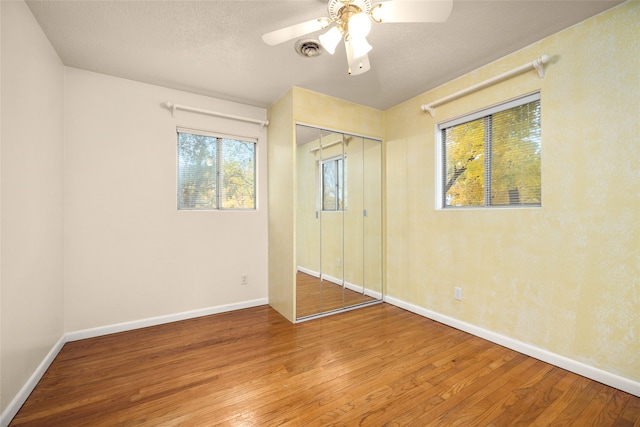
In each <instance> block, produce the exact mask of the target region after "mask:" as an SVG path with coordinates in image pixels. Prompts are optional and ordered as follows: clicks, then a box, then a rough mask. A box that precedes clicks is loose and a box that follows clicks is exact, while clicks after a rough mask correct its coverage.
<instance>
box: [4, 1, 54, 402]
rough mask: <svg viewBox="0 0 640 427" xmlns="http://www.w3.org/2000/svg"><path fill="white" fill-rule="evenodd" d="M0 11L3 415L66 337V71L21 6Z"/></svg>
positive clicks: (14, 4) (6, 6) (15, 4)
mask: <svg viewBox="0 0 640 427" xmlns="http://www.w3.org/2000/svg"><path fill="white" fill-rule="evenodd" d="M0 9H1V10H2V13H1V15H2V21H1V22H2V24H1V29H2V49H1V52H2V53H1V56H2V71H1V76H2V83H1V85H2V107H1V111H2V116H1V117H2V119H1V122H2V125H1V129H2V130H1V134H2V139H1V141H2V166H1V177H2V178H1V182H2V193H1V195H2V220H1V225H0V229H1V230H2V234H1V254H2V257H1V262H0V268H1V271H2V273H1V282H0V283H1V288H0V295H1V304H2V315H1V318H2V320H1V325H2V330H1V335H0V342H2V347H1V353H0V360H1V361H0V372H1V373H2V384H1V389H2V401H1V403H0V407H1V408H2V410H4V409H5V408H6V407H7V405H8V404H9V403H10V401H11V400H12V399H13V398H14V396H15V395H16V394H17V392H18V390H20V388H21V387H22V385H23V384H24V383H25V381H26V380H27V379H28V378H29V377H30V376H31V375H32V373H33V372H34V370H35V369H36V368H37V367H38V365H39V364H40V362H42V360H43V358H44V357H45V356H46V355H47V353H48V352H49V351H50V350H51V348H52V347H53V346H54V345H55V343H56V342H57V341H58V339H59V338H60V337H61V336H62V334H63V332H64V331H63V136H64V135H63V118H62V117H63V116H62V114H63V90H64V67H63V66H62V63H61V62H60V60H59V59H58V56H57V55H56V53H55V51H54V50H53V48H52V47H51V45H50V44H49V41H48V40H47V38H46V37H45V36H44V34H43V33H42V30H41V29H40V27H39V26H38V24H37V23H36V21H35V19H34V18H33V16H32V15H31V12H30V11H29V9H28V8H27V6H26V5H25V4H24V3H23V2H4V1H3V2H0Z"/></svg>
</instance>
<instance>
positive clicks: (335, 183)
mask: <svg viewBox="0 0 640 427" xmlns="http://www.w3.org/2000/svg"><path fill="white" fill-rule="evenodd" d="M344 163H345V159H344V157H342V156H338V157H333V158H331V159H327V160H325V161H323V162H322V210H323V211H343V210H345V206H344V205H345V191H344V185H345V182H346V176H345V168H344Z"/></svg>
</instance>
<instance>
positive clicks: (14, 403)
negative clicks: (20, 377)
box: [0, 335, 66, 427]
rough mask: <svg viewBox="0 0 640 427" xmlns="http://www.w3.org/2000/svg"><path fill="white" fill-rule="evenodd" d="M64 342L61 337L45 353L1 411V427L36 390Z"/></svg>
mask: <svg viewBox="0 0 640 427" xmlns="http://www.w3.org/2000/svg"><path fill="white" fill-rule="evenodd" d="M65 342H66V341H65V340H64V335H63V336H62V337H61V338H60V339H59V340H58V342H56V343H55V344H54V345H53V347H52V348H51V350H49V353H47V355H46V356H45V357H44V359H42V362H40V364H39V365H38V367H37V368H36V370H35V371H34V372H33V374H31V376H30V377H29V379H28V380H27V382H26V383H25V384H24V385H23V386H22V388H21V389H20V391H19V392H18V394H16V395H15V397H14V398H13V399H12V400H11V402H10V403H9V405H7V407H6V408H5V410H4V411H2V415H0V425H1V426H2V427H7V426H8V425H9V423H10V422H11V420H12V419H13V417H15V416H16V414H17V413H18V411H19V410H20V408H21V407H22V405H23V404H24V402H25V401H26V400H27V397H29V395H30V394H31V392H32V391H33V389H34V388H36V385H37V384H38V381H40V379H41V378H42V376H43V375H44V373H45V372H47V369H49V366H50V365H51V363H52V362H53V359H55V358H56V356H57V355H58V353H60V350H62V347H63V346H64V344H65Z"/></svg>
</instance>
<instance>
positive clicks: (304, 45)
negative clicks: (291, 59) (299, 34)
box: [295, 39, 322, 58]
mask: <svg viewBox="0 0 640 427" xmlns="http://www.w3.org/2000/svg"><path fill="white" fill-rule="evenodd" d="M295 49H296V52H298V54H299V55H302V56H304V57H306V58H313V57H314V56H320V55H321V54H322V46H320V42H319V41H318V40H314V39H301V40H298V41H297V42H296V47H295Z"/></svg>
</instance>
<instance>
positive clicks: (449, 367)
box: [11, 304, 640, 427]
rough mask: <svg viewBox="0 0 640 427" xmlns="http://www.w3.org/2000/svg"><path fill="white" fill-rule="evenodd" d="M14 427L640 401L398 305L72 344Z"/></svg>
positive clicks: (367, 416) (464, 421) (480, 411)
mask: <svg viewBox="0 0 640 427" xmlns="http://www.w3.org/2000/svg"><path fill="white" fill-rule="evenodd" d="M11 425H12V426H356V425H363V426H383V425H386V426H400V425H410V426H465V427H466V426H512V425H522V426H529V425H532V426H548V425H573V426H640V398H638V397H635V396H632V395H630V394H628V393H624V392H622V391H619V390H616V389H613V388H611V387H607V386H604V385H602V384H600V383H598V382H595V381H591V380H588V379H586V378H584V377H581V376H578V375H575V374H573V373H570V372H567V371H565V370H563V369H560V368H557V367H554V366H552V365H549V364H546V363H543V362H541V361H539V360H536V359H533V358H530V357H528V356H524V355H522V354H520V353H517V352H515V351H512V350H509V349H506V348H504V347H501V346H498V345H496V344H493V343H490V342H488V341H485V340H483V339H480V338H477V337H474V336H472V335H469V334H467V333H464V332H461V331H458V330H456V329H453V328H450V327H447V326H444V325H442V324H440V323H437V322H434V321H431V320H429V319H426V318H423V317H420V316H418V315H415V314H412V313H410V312H407V311H404V310H402V309H399V308H397V307H393V306H391V305H388V304H378V305H372V306H369V307H365V308H362V309H359V310H354V311H349V312H346V313H341V314H337V315H334V316H329V317H324V318H319V319H315V320H311V321H308V322H303V323H299V324H295V325H294V324H291V323H289V322H288V321H287V320H286V319H284V318H283V317H282V316H280V315H279V314H278V313H277V312H276V311H274V310H273V309H271V308H270V307H268V306H261V307H256V308H251V309H246V310H239V311H235V312H230V313H223V314H217V315H213V316H207V317H201V318H197V319H191V320H186V321H182V322H175V323H171V324H166V325H161V326H155V327H150V328H145V329H139V330H134V331H129V332H123V333H119V334H113V335H108V336H104V337H99V338H92V339H87V340H82V341H76V342H71V343H67V344H66V345H65V346H64V348H63V349H62V351H61V352H60V354H59V355H58V357H57V358H56V359H55V361H54V362H53V364H52V365H51V367H50V368H49V370H48V371H47V372H46V374H45V375H44V377H43V378H42V380H41V381H40V383H39V384H38V386H37V387H36V389H35V390H34V391H33V393H32V394H31V396H30V397H29V398H28V400H27V401H26V403H25V404H24V405H23V407H22V409H21V410H20V412H19V413H18V414H17V416H16V417H15V419H14V420H13V422H12V424H11Z"/></svg>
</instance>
